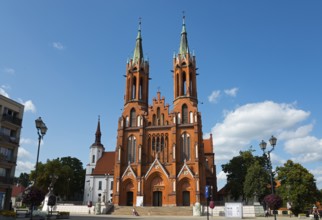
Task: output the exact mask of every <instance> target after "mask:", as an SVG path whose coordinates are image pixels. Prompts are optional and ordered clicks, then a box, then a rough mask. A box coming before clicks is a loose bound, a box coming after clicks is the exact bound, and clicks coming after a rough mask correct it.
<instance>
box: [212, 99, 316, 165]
mask: <svg viewBox="0 0 322 220" xmlns="http://www.w3.org/2000/svg"><path fill="white" fill-rule="evenodd" d="M309 116H310V112H306V111H303V110H300V109H296V108H295V107H294V104H285V103H274V102H272V101H265V102H260V103H251V104H246V105H243V106H240V107H238V108H236V109H235V110H234V111H230V112H228V113H226V115H225V119H224V121H223V122H222V123H217V124H216V125H215V126H214V127H213V128H212V131H211V133H212V134H213V138H214V140H213V141H214V146H215V149H216V159H217V161H218V160H219V161H220V160H227V159H231V158H232V157H234V156H236V155H238V153H239V151H240V150H241V149H242V148H248V147H249V146H250V145H251V142H252V141H259V140H261V139H262V138H263V137H269V136H270V135H272V134H276V135H277V134H280V133H283V132H284V134H286V133H285V132H286V131H287V132H289V133H288V134H289V136H290V134H291V132H290V131H292V130H297V129H296V127H297V126H299V124H300V123H301V122H303V121H304V120H306V119H307V118H308V117H309ZM305 128H306V129H305ZM309 129H310V126H306V127H305V126H304V127H303V128H302V133H305V132H304V130H306V131H308V130H309ZM299 130H301V129H299ZM295 133H296V132H295ZM298 133H301V132H298ZM284 137H286V135H284Z"/></svg>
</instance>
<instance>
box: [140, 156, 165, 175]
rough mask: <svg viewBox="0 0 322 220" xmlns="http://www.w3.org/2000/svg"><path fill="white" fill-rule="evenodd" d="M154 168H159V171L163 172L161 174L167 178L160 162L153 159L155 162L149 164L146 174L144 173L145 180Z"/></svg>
mask: <svg viewBox="0 0 322 220" xmlns="http://www.w3.org/2000/svg"><path fill="white" fill-rule="evenodd" d="M154 167H155V168H156V169H158V168H159V167H161V170H162V171H163V173H164V174H165V175H166V176H167V177H168V178H169V174H168V173H167V171H166V170H165V169H164V167H163V165H162V164H161V163H160V161H159V159H158V158H155V160H154V161H153V163H152V164H151V166H150V168H149V170H148V172H146V174H145V178H147V177H148V176H149V174H150V172H151V170H152V169H153V168H154Z"/></svg>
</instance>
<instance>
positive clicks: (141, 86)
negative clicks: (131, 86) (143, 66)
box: [139, 78, 143, 100]
mask: <svg viewBox="0 0 322 220" xmlns="http://www.w3.org/2000/svg"><path fill="white" fill-rule="evenodd" d="M142 98H143V79H142V78H140V87H139V99H140V100H142Z"/></svg>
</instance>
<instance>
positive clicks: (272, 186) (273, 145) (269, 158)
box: [259, 135, 277, 194]
mask: <svg viewBox="0 0 322 220" xmlns="http://www.w3.org/2000/svg"><path fill="white" fill-rule="evenodd" d="M276 142H277V138H276V137H274V136H273V135H272V137H271V138H270V139H269V143H270V144H271V146H272V149H271V150H268V151H266V152H265V150H266V146H267V143H266V142H265V141H263V140H262V142H260V144H259V146H260V148H261V149H262V150H263V153H264V154H265V153H267V155H268V161H269V166H270V172H271V189H272V194H274V184H273V167H272V161H271V152H272V151H273V150H274V149H275V145H276Z"/></svg>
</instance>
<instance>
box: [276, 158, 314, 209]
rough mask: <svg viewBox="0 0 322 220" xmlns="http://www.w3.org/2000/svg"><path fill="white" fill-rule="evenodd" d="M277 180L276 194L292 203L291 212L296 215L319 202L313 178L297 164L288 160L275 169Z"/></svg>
mask: <svg viewBox="0 0 322 220" xmlns="http://www.w3.org/2000/svg"><path fill="white" fill-rule="evenodd" d="M276 171H277V174H278V176H277V179H278V180H279V181H280V183H281V186H280V187H278V189H277V193H278V194H279V195H280V196H281V197H282V198H283V199H284V200H285V201H289V202H291V203H292V207H291V211H292V212H293V213H294V214H295V215H298V214H299V213H300V212H305V211H307V210H309V209H310V208H311V206H312V204H315V202H317V201H318V200H319V191H318V189H317V187H316V183H315V179H314V176H313V175H312V174H311V173H309V171H308V170H307V169H305V168H304V167H303V166H301V165H300V164H298V163H294V162H293V161H291V160H288V161H287V162H286V163H285V164H284V166H283V167H277V168H276Z"/></svg>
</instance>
